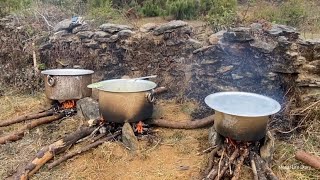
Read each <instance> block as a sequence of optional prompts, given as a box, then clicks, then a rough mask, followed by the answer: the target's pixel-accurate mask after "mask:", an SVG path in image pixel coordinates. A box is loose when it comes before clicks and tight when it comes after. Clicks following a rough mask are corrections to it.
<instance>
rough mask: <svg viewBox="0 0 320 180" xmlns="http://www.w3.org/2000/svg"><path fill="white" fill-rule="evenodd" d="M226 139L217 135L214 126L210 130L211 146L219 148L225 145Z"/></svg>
mask: <svg viewBox="0 0 320 180" xmlns="http://www.w3.org/2000/svg"><path fill="white" fill-rule="evenodd" d="M223 139H224V137H223V136H221V135H220V134H219V133H217V131H216V129H215V128H214V126H212V127H211V128H210V129H209V144H210V145H211V146H217V145H220V144H222V143H223Z"/></svg>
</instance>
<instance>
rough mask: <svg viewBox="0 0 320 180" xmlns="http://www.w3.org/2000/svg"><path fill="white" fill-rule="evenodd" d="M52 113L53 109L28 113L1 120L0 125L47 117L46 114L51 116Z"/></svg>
mask: <svg viewBox="0 0 320 180" xmlns="http://www.w3.org/2000/svg"><path fill="white" fill-rule="evenodd" d="M51 115H53V111H50V110H49V111H40V112H38V113H33V114H26V115H22V116H18V117H15V118H12V119H8V120H4V121H0V127H3V126H8V125H11V124H15V123H19V122H22V121H26V120H30V119H38V118H41V117H45V116H51Z"/></svg>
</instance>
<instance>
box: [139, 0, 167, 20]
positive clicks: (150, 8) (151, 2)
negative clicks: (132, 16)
mask: <svg viewBox="0 0 320 180" xmlns="http://www.w3.org/2000/svg"><path fill="white" fill-rule="evenodd" d="M140 11H141V13H142V14H143V15H144V16H146V17H155V16H160V15H162V14H163V10H162V8H161V6H160V4H159V2H158V1H155V0H147V1H145V2H144V3H143V5H142V7H141V9H140Z"/></svg>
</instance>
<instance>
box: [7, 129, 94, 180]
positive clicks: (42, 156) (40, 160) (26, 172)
mask: <svg viewBox="0 0 320 180" xmlns="http://www.w3.org/2000/svg"><path fill="white" fill-rule="evenodd" d="M94 129H95V127H84V128H81V129H79V130H77V131H75V132H74V133H71V134H69V135H67V136H65V137H64V138H62V139H60V140H58V141H56V142H54V143H52V144H50V145H48V146H46V147H43V148H42V149H41V150H40V151H38V153H37V155H36V157H35V158H33V159H31V160H30V162H27V163H25V164H21V165H20V166H19V167H18V169H17V171H16V173H15V174H13V175H12V176H10V177H8V179H20V180H27V179H29V178H30V177H31V176H32V175H33V174H34V173H36V172H37V171H38V170H39V169H40V168H41V167H42V166H43V165H44V164H45V163H46V162H48V161H49V160H50V159H52V158H53V157H54V156H55V155H57V154H59V153H61V152H63V151H65V150H66V149H68V148H69V147H70V146H71V145H73V144H74V143H76V142H77V141H78V140H79V139H82V138H84V137H86V136H88V135H90V134H91V133H92V131H93V130H94Z"/></svg>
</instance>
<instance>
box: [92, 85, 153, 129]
mask: <svg viewBox="0 0 320 180" xmlns="http://www.w3.org/2000/svg"><path fill="white" fill-rule="evenodd" d="M156 86H157V85H156V84H155V83H154V82H152V81H147V80H137V79H113V80H107V81H104V83H103V86H102V87H99V88H98V90H99V110H100V114H101V115H102V117H103V118H104V120H106V121H111V122H117V123H123V122H138V121H143V120H146V119H148V118H150V117H151V116H152V112H153V101H154V96H153V89H154V88H155V87H156Z"/></svg>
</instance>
